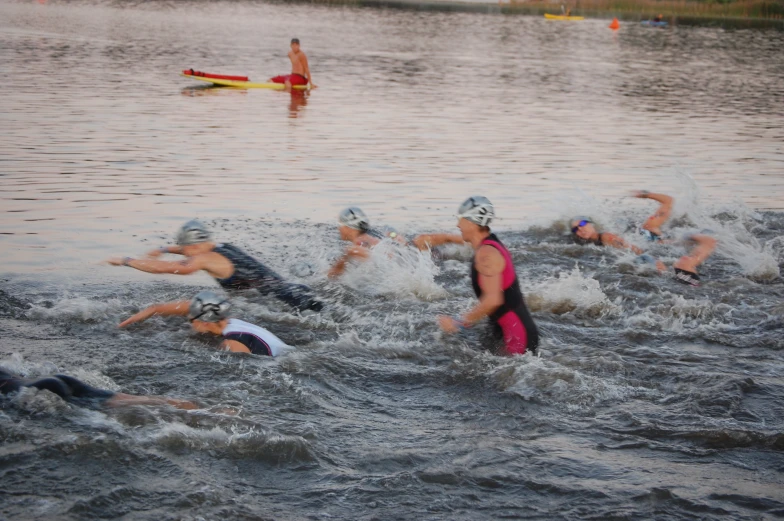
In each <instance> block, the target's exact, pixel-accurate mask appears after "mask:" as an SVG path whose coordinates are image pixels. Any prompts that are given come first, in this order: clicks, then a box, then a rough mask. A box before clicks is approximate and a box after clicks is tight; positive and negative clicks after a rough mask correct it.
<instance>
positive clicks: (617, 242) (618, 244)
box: [602, 232, 642, 255]
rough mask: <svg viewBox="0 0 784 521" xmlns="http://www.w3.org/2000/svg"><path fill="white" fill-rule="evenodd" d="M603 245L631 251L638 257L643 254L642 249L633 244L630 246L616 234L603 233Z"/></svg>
mask: <svg viewBox="0 0 784 521" xmlns="http://www.w3.org/2000/svg"><path fill="white" fill-rule="evenodd" d="M602 243H603V244H605V245H607V246H612V247H613V248H618V249H619V250H631V251H633V252H634V253H636V254H637V255H641V254H642V250H641V249H640V248H638V247H637V246H635V245H633V244H629V243H628V242H626V241H624V240H623V239H621V238H620V237H618V236H617V235H615V234H614V233H609V232H604V233H602Z"/></svg>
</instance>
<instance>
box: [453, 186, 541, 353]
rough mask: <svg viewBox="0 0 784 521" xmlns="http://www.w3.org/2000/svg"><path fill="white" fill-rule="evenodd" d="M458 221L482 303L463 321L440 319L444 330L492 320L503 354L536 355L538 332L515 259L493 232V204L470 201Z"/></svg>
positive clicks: (460, 328) (460, 210) (480, 198)
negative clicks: (470, 251)
mask: <svg viewBox="0 0 784 521" xmlns="http://www.w3.org/2000/svg"><path fill="white" fill-rule="evenodd" d="M457 217H458V228H460V233H461V236H462V238H463V240H465V241H466V242H468V243H470V244H471V246H473V248H474V251H475V254H474V258H473V260H472V263H471V285H472V286H473V289H474V293H475V294H476V296H477V298H478V299H479V303H478V304H477V305H475V306H474V307H473V308H472V309H471V310H470V311H469V312H467V313H466V314H464V315H463V316H462V317H447V316H441V317H439V318H438V321H439V325H440V326H441V329H442V330H443V331H444V332H445V333H450V334H451V333H457V332H459V331H460V330H462V329H464V328H468V327H471V326H473V325H474V324H476V323H477V322H479V321H480V320H482V319H483V318H484V317H489V318H490V321H491V323H492V324H493V325H494V330H495V332H496V334H497V335H500V336H503V339H504V346H505V348H504V351H503V352H502V353H501V354H505V355H522V354H524V353H525V352H526V351H531V352H532V353H536V350H537V348H538V346H539V330H538V329H537V327H536V324H535V323H534V320H533V318H532V317H531V314H530V313H529V312H528V308H527V307H526V305H525V299H524V297H523V293H522V291H521V290H520V283H519V281H518V278H517V273H516V271H515V267H514V264H513V263H512V256H511V254H510V253H509V250H508V249H507V248H506V246H504V245H503V243H501V241H500V240H499V239H498V237H496V235H495V234H494V233H492V232H491V231H490V223H491V221H492V220H493V218H494V217H495V208H494V207H493V204H492V203H491V202H490V201H489V200H488V199H487V198H486V197H482V196H474V197H469V198H468V199H466V200H465V202H463V204H461V205H460V208H459V209H458V213H457Z"/></svg>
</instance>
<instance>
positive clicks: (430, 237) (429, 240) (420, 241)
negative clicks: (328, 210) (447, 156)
mask: <svg viewBox="0 0 784 521" xmlns="http://www.w3.org/2000/svg"><path fill="white" fill-rule="evenodd" d="M338 231H339V232H340V238H341V240H344V241H346V242H350V243H351V244H350V245H349V246H348V247H347V248H346V252H345V253H344V254H343V255H342V256H341V257H340V258H339V259H338V260H337V262H335V264H334V265H333V266H332V269H330V270H329V274H328V276H329V277H330V278H334V277H337V276H339V275H341V274H342V273H343V272H344V271H345V269H346V265H347V264H348V262H349V261H351V260H352V259H357V260H361V259H366V258H368V257H370V249H371V248H372V247H373V246H375V245H377V244H378V243H379V242H381V241H382V240H383V239H391V240H393V241H395V242H396V243H398V244H400V245H402V246H413V247H415V248H417V249H419V250H422V251H424V250H428V249H432V248H435V247H437V246H442V245H444V244H463V243H464V242H465V241H463V238H462V237H461V236H460V235H456V234H451V233H429V234H423V235H417V236H416V237H414V238H413V239H411V241H408V240H407V239H406V238H404V237H403V236H402V235H400V234H398V233H397V232H395V231H392V230H389V231H380V230H377V229H374V228H371V227H370V220H369V219H368V217H367V215H365V212H363V211H362V210H361V209H359V208H357V207H355V206H352V207H350V208H346V209H345V210H343V211H342V212H340V215H339V216H338Z"/></svg>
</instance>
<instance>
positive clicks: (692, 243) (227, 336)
mask: <svg viewBox="0 0 784 521" xmlns="http://www.w3.org/2000/svg"><path fill="white" fill-rule="evenodd" d="M634 197H637V198H640V199H651V200H653V201H657V202H658V203H659V204H660V206H659V208H658V210H657V211H656V213H654V214H653V215H652V216H651V217H649V218H648V220H647V221H645V223H644V224H643V225H642V227H641V229H640V230H639V231H640V233H641V234H642V235H643V236H644V237H645V238H646V239H647V240H648V241H651V242H670V241H667V240H666V239H664V238H663V235H664V234H663V232H662V226H663V225H664V224H665V223H666V222H667V220H668V219H669V218H670V215H671V213H672V206H673V199H672V197H670V196H668V195H664V194H656V193H649V192H645V191H642V192H637V193H635V194H634ZM457 217H458V223H457V227H458V228H459V230H460V234H459V235H458V234H425V235H418V236H416V237H412V238H411V239H406V238H404V237H402V236H400V235H399V234H397V233H396V232H395V231H392V230H379V229H376V228H371V226H370V220H369V219H368V217H367V216H366V215H365V213H364V212H363V211H362V210H360V209H359V208H356V207H351V208H346V209H345V210H343V211H342V212H341V213H340V215H339V216H338V224H339V233H340V238H341V239H342V240H343V241H345V242H348V243H349V244H348V246H347V247H346V250H345V253H344V254H343V255H342V256H340V258H339V259H338V260H337V261H336V262H335V263H334V264H333V266H332V268H331V269H330V270H329V272H328V276H329V277H330V278H335V277H338V276H340V275H341V274H342V273H344V271H345V269H346V267H347V265H348V264H349V263H351V262H358V261H362V260H364V259H367V258H369V257H370V256H371V255H372V250H373V247H374V246H376V245H378V244H379V243H381V241H384V240H388V241H392V242H393V244H397V245H399V246H401V247H411V248H416V249H418V250H422V251H431V252H433V251H435V249H437V248H438V247H439V246H442V245H446V244H466V243H467V244H469V245H470V246H471V247H472V248H473V250H474V256H473V259H472V261H471V286H472V288H473V290H474V293H475V295H476V297H477V299H478V302H477V303H476V305H474V306H473V308H471V309H470V310H469V311H468V312H467V313H465V314H463V315H462V316H454V317H449V316H439V317H438V324H439V326H440V328H441V330H442V331H443V332H444V333H446V334H453V333H458V332H460V331H463V330H465V329H467V328H470V327H472V326H474V325H476V324H477V323H479V322H481V321H482V320H483V319H484V318H485V317H487V318H488V319H489V322H490V324H491V325H492V330H493V332H494V334H495V335H496V336H497V337H498V339H499V340H501V339H503V347H502V348H501V349H500V350H499V352H498V354H501V355H508V356H511V355H522V354H524V353H526V352H527V351H531V352H532V353H534V354H535V353H536V352H537V348H538V346H539V331H538V329H537V327H536V324H535V322H534V320H533V318H532V317H531V314H530V313H529V311H528V308H527V307H526V305H525V299H524V297H523V293H522V291H521V290H520V283H519V280H518V278H517V273H516V271H515V267H514V264H513V262H512V257H511V255H510V253H509V250H508V249H507V248H506V247H505V246H504V245H503V243H502V242H501V241H500V239H499V238H498V237H497V236H496V235H495V234H494V233H492V231H491V230H490V223H491V222H492V220H493V218H494V217H495V208H494V207H493V204H492V203H491V202H490V201H489V200H488V199H487V198H486V197H482V196H474V197H469V198H468V199H466V200H465V201H464V202H463V204H461V205H460V208H459V209H458V214H457ZM570 228H571V234H572V237H573V238H574V240H575V241H576V242H578V243H579V244H594V245H596V246H610V247H613V248H618V249H628V250H630V251H632V252H633V253H635V254H637V255H638V257H637V262H639V263H641V264H649V265H651V266H655V267H656V269H658V270H659V272H662V273H664V272H666V271H667V268H666V266H665V265H664V264H663V263H662V262H661V261H658V260H656V259H654V258H653V257H652V256H650V255H649V254H646V253H644V252H643V251H642V250H641V249H640V248H638V247H637V246H634V245H631V244H629V243H627V242H626V241H625V240H623V239H622V238H621V237H619V236H618V235H616V234H613V233H610V232H602V231H599V229H597V226H596V224H595V223H594V222H593V221H592V220H591V219H590V218H588V217H575V218H574V219H572V220H571V222H570ZM176 242H177V244H176V245H173V246H163V247H161V248H158V249H156V250H153V251H150V252H148V253H147V257H148V258H147V259H134V258H131V257H113V258H111V259H109V260H108V263H109V264H110V265H113V266H129V267H131V268H135V269H137V270H141V271H145V272H148V273H170V274H177V275H188V274H191V273H195V272H198V271H202V270H203V271H206V272H207V273H208V274H209V275H210V276H212V277H213V278H214V279H215V281H216V282H217V283H218V284H219V285H220V286H221V287H222V288H223V289H225V290H226V291H227V292H229V293H236V292H238V291H242V290H246V289H250V288H252V289H255V290H257V291H259V293H261V294H262V295H272V296H274V297H275V298H277V299H279V300H281V301H283V302H285V303H287V304H289V305H290V306H291V307H293V308H294V309H296V310H298V311H305V310H310V311H320V310H321V309H322V308H323V304H322V302H321V301H319V300H318V299H317V298H316V297H315V296H314V292H313V290H311V289H310V288H309V287H307V286H304V285H302V284H292V283H290V282H286V281H285V280H283V278H282V277H281V276H280V275H278V274H277V273H275V272H274V271H273V270H271V269H269V268H268V267H267V266H265V265H264V264H263V263H262V262H260V261H259V260H257V259H255V258H253V257H252V256H250V255H248V254H247V253H245V252H244V251H242V250H241V249H240V248H238V247H236V246H234V245H231V244H226V243H216V242H213V240H212V236H211V234H210V232H209V231H208V230H207V228H206V227H205V226H204V225H203V224H202V223H200V222H199V221H195V220H194V221H189V222H187V223H185V224H184V225H183V226H182V228H181V229H180V230H179V232H178V234H177V241H176ZM682 242H683V244H684V245H685V246H686V247H688V248H690V251H689V252H688V253H687V254H686V255H684V256H683V257H681V258H680V259H678V261H676V262H675V263H674V264H673V269H674V278H675V280H676V281H678V282H681V283H683V284H687V285H690V286H698V285H699V280H700V278H699V275H698V274H697V267H698V266H699V265H701V264H702V263H703V262H705V260H707V259H708V257H710V255H711V253H713V250H714V249H715V248H716V240H715V239H713V238H712V237H710V236H708V235H705V234H692V235H688V236H686V237H684V239H683V240H682ZM164 253H169V254H176V255H182V256H183V257H185V258H184V259H183V260H181V261H164V260H159V259H158V257H159V256H160V255H161V254H164ZM230 310H231V303H230V301H229V299H228V298H226V297H225V296H223V295H221V294H219V293H217V292H215V291H209V290H207V291H201V292H199V293H198V294H197V295H196V296H195V297H193V298H192V299H191V300H190V301H188V300H183V301H175V302H166V303H161V304H155V305H152V306H149V307H147V308H145V309H143V310H141V311H139V312H138V313H136V314H135V315H133V316H131V317H129V318H127V319H125V320H124V321H123V322H121V323H120V324H119V327H121V328H125V327H128V326H130V325H132V324H135V323H139V322H142V321H144V320H147V319H148V318H150V317H152V316H155V315H160V316H184V317H187V318H188V320H189V321H190V323H191V327H192V328H193V329H194V330H195V331H197V332H199V333H207V334H212V335H215V336H218V337H220V339H221V340H220V342H219V343H218V344H217V346H216V347H218V349H222V350H225V351H231V352H235V353H250V354H256V355H266V356H278V355H280V354H282V353H285V352H286V351H288V350H290V349H292V347H291V346H288V345H286V343H285V342H283V341H282V340H281V339H279V338H278V337H276V336H275V335H274V334H273V333H271V332H270V331H268V330H266V329H264V328H263V327H261V326H258V325H254V324H251V323H248V322H245V321H242V320H239V319H236V318H232V317H231V316H230ZM25 387H32V388H36V389H40V390H43V389H45V390H49V391H51V392H53V393H54V394H56V395H58V396H60V397H61V398H62V399H64V400H66V401H68V402H69V403H74V404H77V405H84V406H94V407H116V406H123V405H172V406H174V407H177V408H181V409H195V408H197V407H198V406H197V405H195V404H194V403H192V402H189V401H184V400H177V399H172V398H166V397H160V396H134V395H130V394H124V393H118V392H113V391H107V390H103V389H97V388H95V387H91V386H89V385H87V384H85V383H84V382H81V381H79V380H77V379H75V378H73V377H70V376H66V375H61V374H58V375H54V376H49V377H44V378H39V379H25V378H23V377H22V376H20V375H17V374H14V373H12V372H9V371H6V370H3V369H1V368H0V394H3V395H5V394H10V393H14V392H18V391H20V390H21V389H23V388H25Z"/></svg>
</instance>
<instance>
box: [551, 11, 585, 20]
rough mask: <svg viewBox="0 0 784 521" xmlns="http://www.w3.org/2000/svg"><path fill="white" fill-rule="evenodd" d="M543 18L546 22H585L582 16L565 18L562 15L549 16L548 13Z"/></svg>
mask: <svg viewBox="0 0 784 521" xmlns="http://www.w3.org/2000/svg"><path fill="white" fill-rule="evenodd" d="M544 17H545V18H547V19H548V20H572V21H578V20H585V17H584V16H566V15H563V14H550V13H544Z"/></svg>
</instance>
